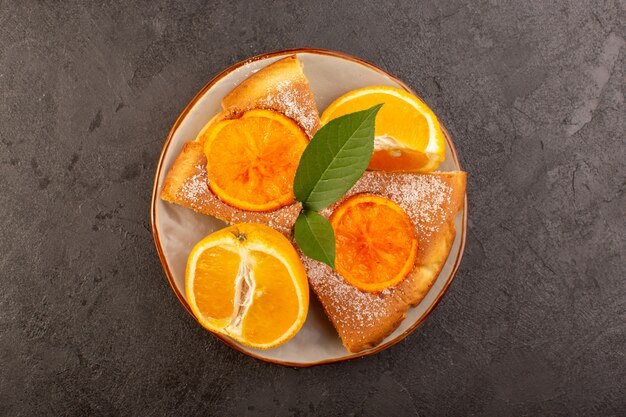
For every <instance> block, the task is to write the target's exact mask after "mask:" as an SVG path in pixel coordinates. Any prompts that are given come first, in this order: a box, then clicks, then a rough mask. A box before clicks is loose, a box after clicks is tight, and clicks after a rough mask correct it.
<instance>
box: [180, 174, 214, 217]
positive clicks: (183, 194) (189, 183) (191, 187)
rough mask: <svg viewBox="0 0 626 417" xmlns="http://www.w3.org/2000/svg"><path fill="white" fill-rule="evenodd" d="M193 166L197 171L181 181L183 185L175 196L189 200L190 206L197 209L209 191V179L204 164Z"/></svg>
mask: <svg viewBox="0 0 626 417" xmlns="http://www.w3.org/2000/svg"><path fill="white" fill-rule="evenodd" d="M195 168H196V170H197V173H196V174H194V175H192V176H191V177H189V178H187V179H186V180H185V182H183V185H181V187H180V189H179V190H178V192H177V193H176V197H177V198H179V199H181V200H185V201H187V202H189V205H190V206H191V207H192V208H194V209H198V208H200V206H201V204H202V203H203V202H204V201H205V200H206V195H207V192H208V191H209V181H208V179H207V173H206V167H205V166H204V165H196V167H195Z"/></svg>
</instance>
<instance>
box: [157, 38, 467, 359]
mask: <svg viewBox="0 0 626 417" xmlns="http://www.w3.org/2000/svg"><path fill="white" fill-rule="evenodd" d="M292 54H297V56H298V58H299V59H300V60H301V61H302V62H303V63H304V73H305V74H306V76H307V77H308V79H309V83H310V85H311V90H313V95H314V96H315V102H316V103H317V106H318V108H319V110H320V113H321V111H323V110H324V109H325V108H326V107H327V106H328V105H329V104H330V103H331V102H332V101H333V100H334V99H336V98H337V97H339V96H340V95H342V94H344V93H346V92H348V91H350V90H354V89H357V88H361V87H365V86H371V85H389V86H393V87H399V88H403V89H405V90H407V91H409V92H411V93H413V94H415V93H414V92H413V91H412V90H411V89H410V88H409V87H408V86H407V85H406V84H404V83H403V82H402V81H400V80H398V79H397V78H395V77H394V76H392V75H391V74H388V73H386V72H385V71H383V70H382V69H380V68H378V67H376V66H375V65H373V64H370V63H368V62H366V61H363V60H361V59H359V58H355V57H352V56H349V55H346V54H343V53H339V52H334V51H328V50H319V49H295V50H287V51H279V52H273V53H269V54H265V55H261V56H258V57H254V58H251V59H249V60H246V61H244V62H240V63H238V64H235V65H233V66H232V67H230V68H228V69H226V70H225V71H223V72H222V73H220V74H219V75H217V76H216V77H215V78H214V79H213V80H211V81H210V82H209V83H208V84H207V85H206V86H205V87H204V88H203V89H202V90H201V91H200V92H199V93H198V94H197V95H196V97H194V99H193V100H192V101H191V103H189V104H188V105H187V107H186V108H185V110H183V112H182V113H181V115H180V116H179V118H178V120H177V121H176V123H175V124H174V126H173V127H172V130H171V131H170V134H169V137H168V138H167V141H166V142H165V146H164V147H163V151H162V153H161V158H160V160H159V164H158V166H157V171H156V177H155V180H154V189H153V192H152V206H151V214H152V230H153V234H154V240H155V244H156V247H157V251H158V252H159V256H160V258H161V263H162V264H163V269H164V271H165V274H166V276H167V278H168V280H169V282H170V285H171V286H172V289H173V290H174V293H175V294H176V296H177V297H178V299H179V300H180V301H181V303H182V304H183V306H184V307H185V308H186V309H187V311H189V312H190V310H189V306H188V304H187V301H186V300H185V290H184V281H185V266H186V263H187V255H188V254H189V252H190V251H191V249H192V247H193V246H194V245H195V244H196V243H197V242H198V241H199V240H201V239H202V238H203V237H205V236H206V235H208V234H210V233H212V232H214V231H216V230H218V229H220V228H222V227H224V226H225V223H224V222H222V221H220V220H217V219H215V218H213V217H210V216H205V215H202V214H197V213H195V212H193V211H192V210H190V209H187V208H184V207H181V206H178V205H174V204H170V203H167V202H164V201H162V200H161V199H160V198H158V195H159V193H160V191H161V187H162V185H163V181H164V179H165V176H166V174H167V172H168V170H169V169H170V166H171V165H172V163H173V161H174V159H175V158H176V156H177V155H178V153H179V152H180V150H181V148H182V146H183V144H184V143H185V142H187V141H189V140H193V139H194V138H195V137H196V135H197V134H198V132H199V131H200V129H202V127H203V126H204V125H205V124H206V122H207V121H208V120H209V119H211V117H213V116H214V115H215V114H216V113H218V112H219V111H220V110H221V107H220V101H221V99H222V97H224V96H225V95H226V94H227V93H228V92H230V91H231V90H232V89H233V88H234V87H235V86H237V85H238V84H239V83H240V82H241V81H243V80H244V79H246V78H247V77H248V76H249V75H250V74H252V73H254V72H256V71H258V70H259V69H261V68H263V67H265V66H267V65H268V64H270V63H272V62H274V61H276V60H278V59H281V58H283V57H285V56H287V55H292ZM444 130H445V129H444ZM446 133H447V132H446ZM447 142H448V143H447V144H448V146H447V149H446V160H445V162H444V163H442V164H441V166H440V167H439V170H441V171H453V170H460V169H461V167H460V165H459V162H458V158H457V155H456V151H455V149H454V145H453V143H452V141H451V140H450V137H449V135H448V137H447ZM466 211H467V203H466V204H465V205H464V208H463V210H462V211H461V212H460V213H459V214H458V215H457V217H456V219H455V225H456V230H457V235H456V238H455V240H454V244H453V245H452V250H451V251H450V255H449V256H448V259H447V261H446V263H445V265H444V267H443V270H442V271H441V273H440V274H439V276H438V277H437V280H436V281H435V283H434V285H433V286H432V288H431V289H430V291H429V292H428V294H427V295H426V297H425V298H424V300H422V302H421V303H420V304H419V305H418V306H417V307H415V308H411V309H409V312H408V314H407V317H406V319H405V320H404V321H403V322H402V324H401V325H400V327H398V329H396V330H395V331H394V332H393V333H392V334H391V335H389V336H388V337H387V338H386V339H385V340H384V341H383V343H381V344H380V345H379V346H377V347H376V348H374V349H371V350H368V351H365V352H360V353H358V354H352V353H349V352H348V351H347V350H346V349H345V348H344V347H343V345H342V344H341V340H340V339H339V336H338V335H337V332H336V331H335V329H334V328H333V326H332V324H331V323H330V322H329V321H328V319H327V318H326V316H325V315H324V312H323V311H322V307H321V305H320V304H319V302H318V301H317V299H316V298H315V295H314V294H311V303H310V309H309V314H308V317H307V320H306V323H305V324H304V326H303V327H302V330H300V332H299V333H298V334H297V335H296V336H295V337H294V338H293V339H292V340H290V341H289V342H287V343H286V344H284V345H282V346H279V347H277V348H274V349H269V350H257V349H251V348H248V347H245V346H242V345H240V344H238V343H236V342H234V341H232V340H230V339H228V338H226V337H221V336H218V337H219V338H220V339H221V340H223V341H224V342H225V343H227V344H228V345H230V346H231V347H233V348H235V349H237V350H239V351H241V352H243V353H245V354H247V355H250V356H253V357H255V358H258V359H262V360H266V361H269V362H273V363H280V364H283V365H291V366H310V365H316V364H320V363H328V362H337V361H342V360H346V359H351V358H355V357H361V356H366V355H370V354H373V353H376V352H379V351H381V350H383V349H386V348H388V347H390V346H391V345H393V344H395V343H397V342H399V341H400V340H402V339H403V338H405V337H406V336H407V335H408V334H409V333H411V332H412V331H413V330H414V329H415V328H416V327H417V326H418V325H419V323H421V322H422V321H423V320H424V319H425V318H426V316H427V315H428V314H429V313H430V312H431V311H432V309H433V308H434V307H435V306H436V304H437V303H438V302H439V300H440V299H441V297H442V296H443V294H444V292H445V291H446V290H447V288H448V286H449V284H450V282H451V281H452V278H453V277H454V273H455V272H456V270H457V268H458V266H459V263H460V261H461V256H462V254H463V248H464V246H465V231H466V226H467V225H466V218H467V216H466ZM190 314H191V313H190Z"/></svg>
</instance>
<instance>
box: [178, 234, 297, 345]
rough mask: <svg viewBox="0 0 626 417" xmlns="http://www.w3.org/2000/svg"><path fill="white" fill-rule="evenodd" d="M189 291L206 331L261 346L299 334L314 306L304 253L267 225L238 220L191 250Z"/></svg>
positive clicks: (188, 266) (274, 343)
mask: <svg viewBox="0 0 626 417" xmlns="http://www.w3.org/2000/svg"><path fill="white" fill-rule="evenodd" d="M185 291H186V295H187V301H188V302H189V306H190V307H191V310H192V311H193V314H194V315H195V316H196V318H197V319H198V321H199V322H200V324H202V325H203V326H204V327H205V328H206V329H208V330H210V331H212V332H215V333H219V334H222V335H226V336H229V337H231V338H232V339H234V340H236V341H237V342H239V343H241V344H244V345H246V346H249V347H254V348H258V349H269V348H272V347H275V346H278V345H281V344H283V343H285V342H287V341H288V340H289V339H291V338H292V337H293V336H295V334H296V333H297V332H298V330H300V328H301V327H302V325H303V324H304V321H305V319H306V315H307V312H308V309H309V286H308V283H307V277H306V272H305V270H304V266H303V265H302V261H301V260H300V257H299V255H298V253H297V252H296V250H295V249H294V247H293V246H292V245H291V243H290V242H289V240H287V238H286V237H284V236H283V235H282V234H280V233H279V232H277V231H276V230H274V229H272V228H270V227H268V226H265V225H262V224H252V223H243V224H238V225H235V226H230V227H227V228H225V229H222V230H219V231H217V232H215V233H212V234H210V235H209V236H207V237H205V238H204V239H202V240H201V241H200V242H199V243H198V244H197V245H196V246H195V247H194V248H193V250H192V251H191V253H190V254H189V259H188V261H187V271H186V275H185Z"/></svg>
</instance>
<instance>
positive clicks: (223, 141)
mask: <svg viewBox="0 0 626 417" xmlns="http://www.w3.org/2000/svg"><path fill="white" fill-rule="evenodd" d="M203 137H204V138H206V139H205V142H204V153H205V155H206V158H207V177H208V179H209V187H210V188H211V191H213V193H215V194H216V195H217V196H218V197H219V198H221V199H222V200H223V201H224V202H226V203H228V204H230V205H231V206H234V207H237V208H240V209H244V210H250V211H270V210H275V209H278V208H280V207H283V206H286V205H288V204H291V203H293V202H294V201H295V199H294V195H293V178H294V176H295V174H296V169H297V167H298V162H299V161H300V156H301V155H302V152H303V151H304V148H306V146H307V144H308V142H309V141H308V138H307V136H306V135H305V133H304V132H303V131H302V129H300V127H299V126H298V125H297V124H296V123H295V122H294V121H292V120H291V119H289V118H288V117H286V116H283V115H282V114H280V113H277V112H274V111H270V110H251V111H248V112H245V113H244V114H243V115H242V116H241V117H240V118H238V119H229V120H222V121H220V122H217V123H214V124H212V125H211V126H210V129H209V130H208V131H207V132H205V133H204V134H203Z"/></svg>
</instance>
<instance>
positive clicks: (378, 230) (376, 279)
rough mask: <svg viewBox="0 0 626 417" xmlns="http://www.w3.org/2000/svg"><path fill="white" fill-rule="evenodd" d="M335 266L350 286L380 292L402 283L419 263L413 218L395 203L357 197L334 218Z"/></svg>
mask: <svg viewBox="0 0 626 417" xmlns="http://www.w3.org/2000/svg"><path fill="white" fill-rule="evenodd" d="M330 224H331V225H332V226H333V230H334V231H335V240H336V258H335V267H336V269H337V272H338V273H339V275H341V276H342V277H343V278H344V279H345V280H346V281H347V282H348V283H350V284H352V285H354V286H355V287H357V288H360V289H362V290H364V291H369V292H378V291H382V290H384V289H385V288H388V287H392V286H394V285H396V284H398V283H399V282H400V281H402V280H403V279H404V278H405V277H406V276H407V274H408V273H409V272H411V270H413V266H414V264H415V256H416V254H417V239H416V237H415V230H414V228H413V224H412V223H411V219H409V216H407V214H406V213H405V212H404V210H402V208H401V207H400V206H398V205H397V204H396V203H394V202H393V201H391V200H389V199H388V198H384V197H379V196H376V195H370V194H357V195H355V196H352V197H350V198H349V199H348V200H346V201H345V202H344V203H342V204H341V205H340V206H339V207H338V208H337V209H335V211H334V212H333V214H332V215H331V216H330Z"/></svg>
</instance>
